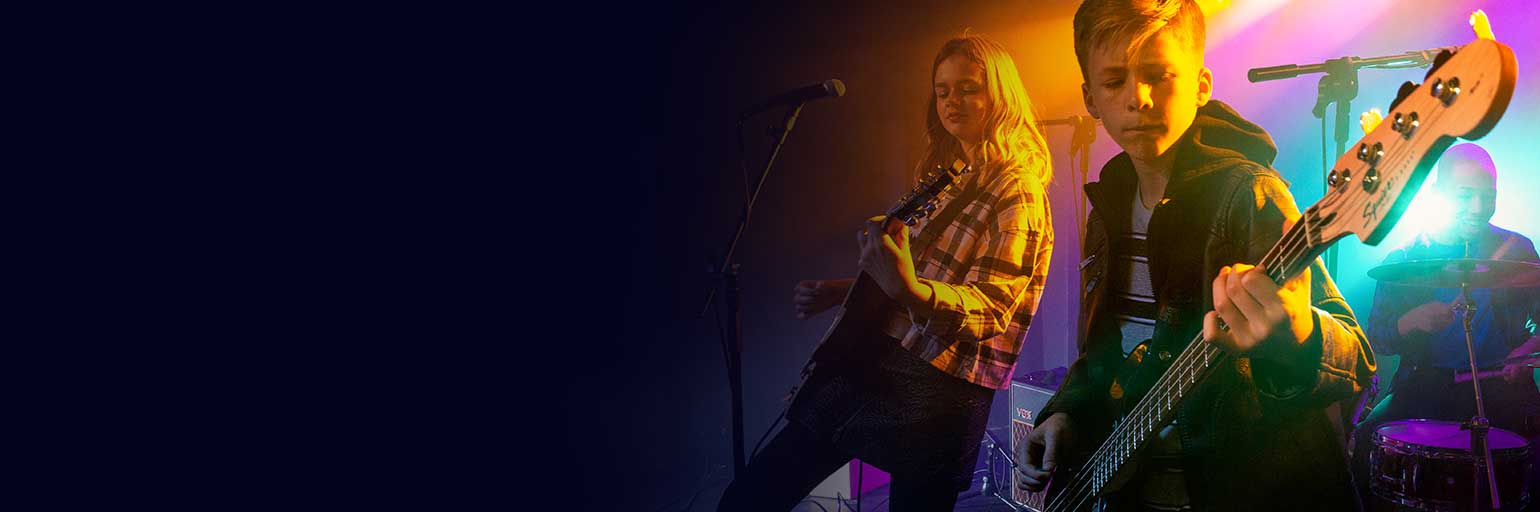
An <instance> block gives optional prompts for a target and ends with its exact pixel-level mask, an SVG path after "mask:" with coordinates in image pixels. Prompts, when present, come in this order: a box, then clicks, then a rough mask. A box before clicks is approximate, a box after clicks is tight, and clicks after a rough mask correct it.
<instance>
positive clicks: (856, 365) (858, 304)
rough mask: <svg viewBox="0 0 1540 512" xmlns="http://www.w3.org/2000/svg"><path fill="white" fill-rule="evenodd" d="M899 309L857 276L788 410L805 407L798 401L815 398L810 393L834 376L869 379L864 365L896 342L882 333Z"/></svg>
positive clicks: (868, 279) (869, 281) (805, 368)
mask: <svg viewBox="0 0 1540 512" xmlns="http://www.w3.org/2000/svg"><path fill="white" fill-rule="evenodd" d="M900 309H901V307H900V306H899V305H898V303H897V302H895V301H894V300H893V299H891V298H888V295H887V294H886V293H883V291H882V287H880V286H877V283H876V282H875V281H873V280H872V278H871V277H869V276H867V275H866V273H865V272H862V273H861V274H860V275H858V276H856V279H855V282H854V283H852V284H851V285H850V291H849V292H848V293H847V294H846V295H845V301H844V303H843V304H842V305H841V306H840V309H839V312H838V313H837V314H836V316H835V317H834V324H833V325H830V326H829V330H828V331H827V332H825V333H824V337H823V340H822V341H821V342H819V344H818V348H817V349H815V350H813V356H812V357H811V358H809V359H808V362H807V364H806V365H805V366H803V368H802V382H801V383H800V384H798V385H797V387H796V388H793V391H792V393H793V394H792V396H793V398H792V400H791V407H793V408H796V407H802V406H804V405H806V404H805V403H802V402H804V401H805V400H801V399H803V398H804V397H807V396H813V395H816V393H815V392H810V390H816V389H818V388H819V387H820V386H822V385H823V384H824V383H826V382H828V381H829V379H830V378H832V377H835V376H836V375H846V376H853V377H856V378H857V379H858V380H869V379H867V378H865V377H866V376H868V374H869V370H870V367H869V366H867V365H870V364H871V363H870V361H871V359H872V358H873V357H874V355H876V354H881V353H883V349H884V348H887V346H891V345H894V344H897V343H898V339H896V338H894V337H893V336H891V335H889V334H887V333H886V332H884V330H883V326H884V325H885V324H886V323H887V322H888V320H889V319H891V318H894V317H895V315H899V314H901V313H900Z"/></svg>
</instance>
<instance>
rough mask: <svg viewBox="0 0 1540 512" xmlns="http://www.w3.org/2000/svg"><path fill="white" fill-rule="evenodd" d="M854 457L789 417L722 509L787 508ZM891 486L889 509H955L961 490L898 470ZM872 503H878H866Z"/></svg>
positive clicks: (772, 511) (777, 511)
mask: <svg viewBox="0 0 1540 512" xmlns="http://www.w3.org/2000/svg"><path fill="white" fill-rule="evenodd" d="M852 458H853V457H851V456H850V455H849V454H846V453H843V452H841V451H840V450H839V449H838V448H836V447H835V446H834V444H833V443H831V442H829V441H827V440H824V439H820V438H819V437H818V436H816V435H814V434H813V432H812V431H809V430H808V429H807V427H803V426H801V425H799V424H797V423H796V422H787V424H786V427H785V428H783V429H781V432H780V433H778V434H776V436H775V438H774V439H772V440H770V444H768V445H766V446H765V449H764V450H763V451H761V452H759V455H756V456H755V457H754V460H751V461H749V465H748V467H747V468H745V469H744V472H743V474H741V475H737V476H736V478H734V479H733V483H732V484H730V485H728V486H727V492H725V493H723V494H722V501H721V503H719V504H718V505H717V510H719V511H722V512H740V511H765V512H786V511H787V510H791V509H792V507H795V506H796V505H797V503H799V502H801V501H802V498H803V497H805V496H807V494H808V493H809V492H812V490H813V488H814V487H817V486H818V483H819V482H822V481H823V480H824V478H827V477H828V476H829V474H830V473H833V472H834V470H836V469H839V467H840V466H842V465H845V464H846V463H848V462H850V460H851V459H852ZM889 489H890V492H891V495H890V497H889V501H888V510H892V511H894V512H903V511H925V512H930V511H950V510H952V506H953V505H955V504H956V503H957V493H958V492H959V491H958V489H957V487H956V486H955V485H954V484H953V483H952V482H951V481H950V480H947V479H938V478H934V477H933V476H930V475H927V476H924V477H914V476H909V475H902V474H895V475H893V481H892V484H891V486H890V488H889ZM857 492H859V490H858V491H857ZM872 505H875V504H863V506H872Z"/></svg>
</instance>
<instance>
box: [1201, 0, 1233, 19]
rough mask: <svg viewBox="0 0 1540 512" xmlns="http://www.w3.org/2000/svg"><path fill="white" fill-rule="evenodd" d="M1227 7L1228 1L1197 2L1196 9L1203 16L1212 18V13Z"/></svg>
mask: <svg viewBox="0 0 1540 512" xmlns="http://www.w3.org/2000/svg"><path fill="white" fill-rule="evenodd" d="M1229 6H1230V0H1198V9H1199V10H1202V11H1203V15H1205V16H1213V15H1214V13H1216V12H1219V11H1220V10H1222V9H1224V8H1226V7H1229Z"/></svg>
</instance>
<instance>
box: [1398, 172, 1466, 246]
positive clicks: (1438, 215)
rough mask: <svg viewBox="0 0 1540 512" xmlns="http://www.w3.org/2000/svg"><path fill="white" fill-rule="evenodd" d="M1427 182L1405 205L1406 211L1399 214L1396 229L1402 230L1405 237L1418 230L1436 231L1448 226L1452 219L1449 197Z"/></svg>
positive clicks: (1452, 209) (1452, 213) (1452, 208)
mask: <svg viewBox="0 0 1540 512" xmlns="http://www.w3.org/2000/svg"><path fill="white" fill-rule="evenodd" d="M1430 185H1432V183H1427V184H1424V185H1423V186H1422V190H1420V191H1418V192H1417V197H1415V198H1412V204H1410V205H1407V207H1406V212H1405V213H1403V214H1402V216H1401V223H1400V226H1405V228H1398V229H1397V230H1398V231H1403V234H1404V235H1406V237H1407V238H1410V237H1411V236H1413V235H1415V234H1416V233H1419V232H1425V231H1438V230H1442V229H1444V228H1447V227H1449V224H1450V222H1452V221H1453V219H1454V207H1453V206H1451V205H1450V204H1449V199H1447V198H1445V197H1444V195H1443V194H1440V193H1438V191H1436V190H1432V189H1431V187H1430Z"/></svg>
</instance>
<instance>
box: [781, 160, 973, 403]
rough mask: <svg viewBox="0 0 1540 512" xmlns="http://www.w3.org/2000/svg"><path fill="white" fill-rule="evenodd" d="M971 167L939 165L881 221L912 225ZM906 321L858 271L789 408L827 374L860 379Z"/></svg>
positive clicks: (903, 313) (896, 306) (895, 305)
mask: <svg viewBox="0 0 1540 512" xmlns="http://www.w3.org/2000/svg"><path fill="white" fill-rule="evenodd" d="M971 171H972V169H970V168H968V167H967V166H965V165H962V162H958V163H957V164H954V165H953V167H952V168H951V169H948V168H946V167H938V168H937V169H936V170H935V172H932V173H931V174H930V175H928V176H927V177H926V178H925V179H923V180H921V182H920V184H919V185H918V186H917V187H915V189H914V190H913V191H911V192H910V193H909V194H907V195H905V196H904V197H903V199H901V200H899V202H898V205H897V206H894V207H893V208H892V209H890V210H888V212H887V215H886V217H887V220H886V221H885V222H895V221H897V222H903V223H905V224H909V225H914V223H916V222H918V220H919V219H921V218H924V217H927V216H929V215H930V214H931V213H932V212H934V211H935V209H936V203H937V201H939V198H940V197H941V196H942V194H943V193H945V192H947V191H949V190H951V188H952V186H953V185H954V184H955V183H956V182H957V179H958V178H959V177H961V176H962V175H963V174H966V173H968V172H971ZM907 320H908V312H907V311H904V308H903V307H902V306H900V305H899V304H898V303H897V302H896V301H894V300H893V299H891V298H889V297H888V295H887V293H885V292H883V291H882V287H881V286H878V285H877V282H876V281H874V280H872V278H871V276H868V275H867V274H866V272H861V273H860V274H857V275H856V278H855V281H854V282H852V283H851V285H850V290H849V291H848V292H846V294H845V300H844V302H843V303H841V305H840V308H839V311H838V312H837V313H836V314H835V317H834V323H833V325H830V326H829V330H828V331H826V332H825V333H824V336H823V340H822V341H820V342H819V344H818V348H817V349H815V350H814V351H813V355H812V357H811V358H809V360H808V362H807V364H806V365H804V366H803V368H802V381H801V383H799V384H797V386H796V387H793V388H792V392H791V396H790V398H789V402H790V405H791V407H792V408H797V407H800V406H801V405H804V404H802V403H801V402H803V401H804V400H801V398H802V397H804V396H807V395H809V393H806V391H807V390H808V389H809V388H817V387H818V386H820V385H821V384H823V383H824V382H826V381H827V380H828V379H829V378H830V377H833V376H835V375H839V374H849V373H850V372H855V373H856V374H857V377H858V378H859V377H860V376H861V375H860V374H862V373H864V372H863V370H866V369H870V368H872V363H871V360H872V359H873V358H874V356H876V355H878V354H882V353H884V349H887V348H890V347H892V346H893V345H894V344H896V343H898V338H900V337H902V336H903V332H904V331H906V330H907V329H908V323H907ZM860 380H865V379H860Z"/></svg>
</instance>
